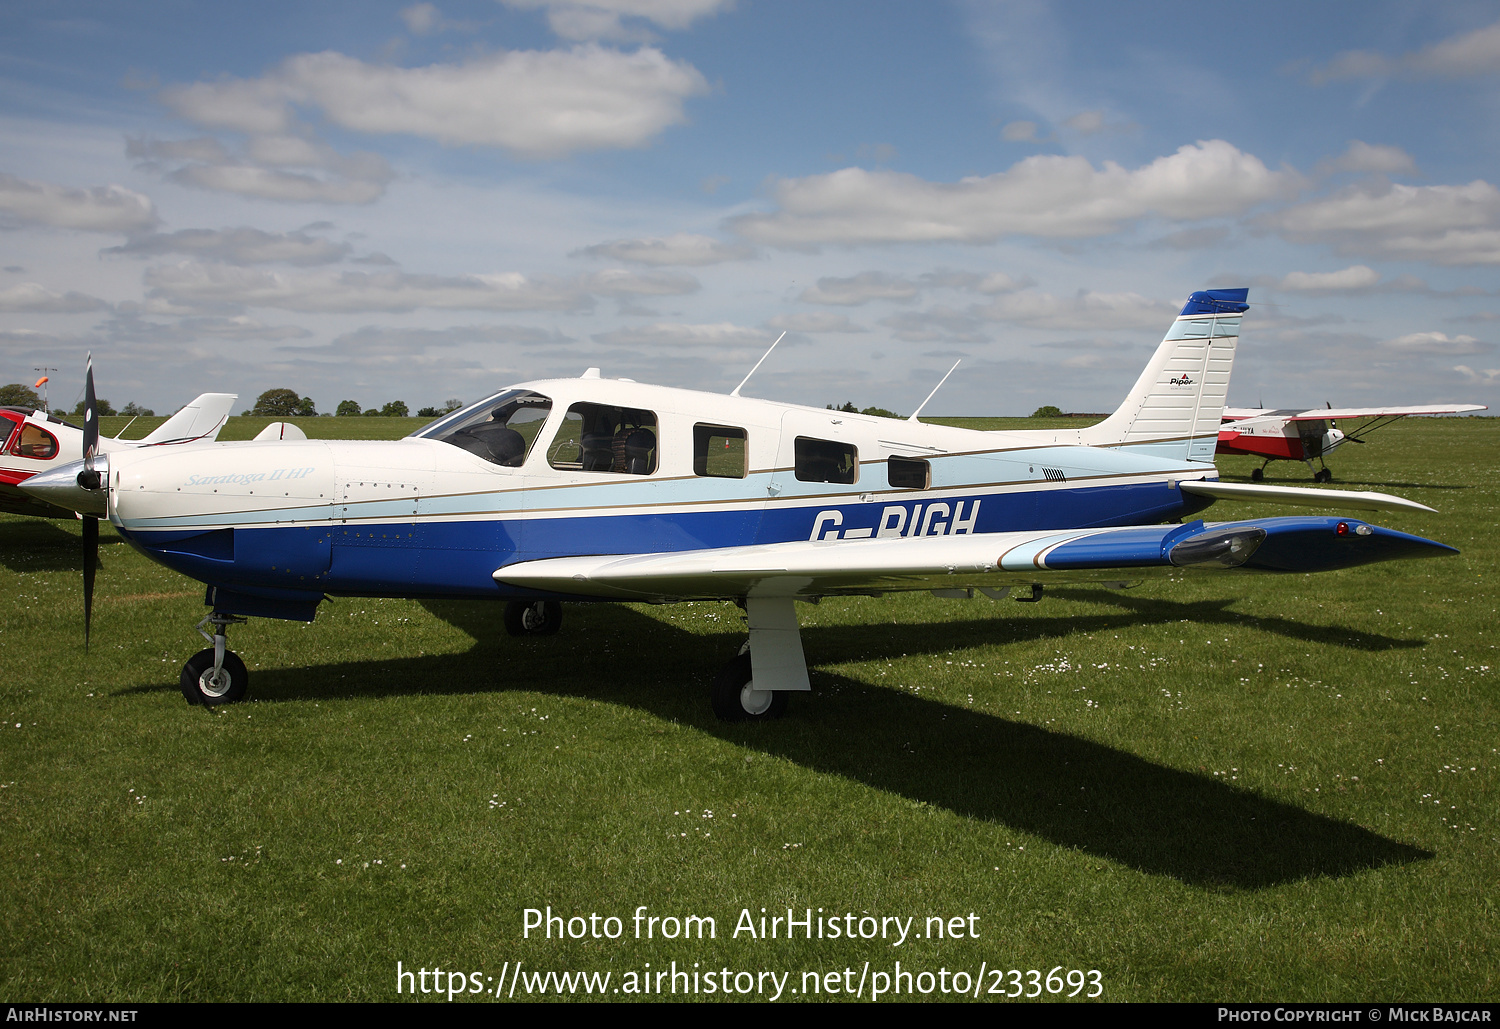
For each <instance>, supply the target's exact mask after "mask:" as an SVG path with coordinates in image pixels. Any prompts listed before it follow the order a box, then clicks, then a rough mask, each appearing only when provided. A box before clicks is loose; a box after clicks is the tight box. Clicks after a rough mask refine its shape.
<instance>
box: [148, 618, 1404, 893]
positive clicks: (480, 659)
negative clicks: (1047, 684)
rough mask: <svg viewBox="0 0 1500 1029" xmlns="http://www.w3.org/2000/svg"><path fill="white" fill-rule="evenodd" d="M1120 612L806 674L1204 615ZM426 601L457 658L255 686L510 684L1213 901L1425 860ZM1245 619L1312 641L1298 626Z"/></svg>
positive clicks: (702, 641)
mask: <svg viewBox="0 0 1500 1029" xmlns="http://www.w3.org/2000/svg"><path fill="white" fill-rule="evenodd" d="M1130 600H1131V603H1130V604H1129V605H1127V606H1128V607H1129V608H1130V611H1129V613H1126V614H1121V615H1103V616H1094V617H1084V618H1042V619H1037V618H1028V619H1014V620H998V619H995V620H974V621H968V622H957V623H942V624H939V625H933V624H925V625H924V624H915V625H874V626H830V627H820V626H808V627H805V628H804V629H803V636H804V639H805V641H806V646H807V651H808V655H809V659H810V661H811V662H812V663H814V664H815V665H816V664H822V665H828V664H836V663H838V662H840V661H845V660H873V659H874V658H876V657H894V656H896V655H900V654H921V653H938V652H946V651H947V650H950V649H956V648H961V647H965V646H970V645H977V644H979V643H981V642H982V643H987V644H994V643H1003V642H1007V641H1013V640H1017V639H1024V638H1037V637H1061V636H1066V635H1070V634H1077V633H1080V632H1092V631H1098V630H1101V629H1106V628H1110V627H1120V626H1126V625H1138V624H1141V623H1142V622H1153V621H1172V622H1175V621H1178V620H1180V619H1181V617H1182V616H1183V614H1184V613H1185V609H1186V608H1188V607H1189V606H1191V607H1192V609H1193V611H1194V613H1195V614H1196V615H1197V616H1198V617H1199V618H1200V619H1201V618H1202V617H1203V616H1204V613H1205V612H1204V607H1203V605H1197V604H1195V605H1185V604H1178V603H1173V602H1165V601H1139V602H1137V601H1135V600H1134V598H1130ZM425 606H426V607H427V608H428V609H429V610H430V611H432V612H433V613H434V614H435V615H437V616H438V617H439V618H441V619H443V620H444V621H446V622H448V623H449V624H451V625H453V626H454V627H455V628H458V629H459V630H461V631H463V632H465V633H466V634H468V635H469V636H471V637H473V638H474V639H475V641H476V643H475V646H474V647H473V648H472V649H471V650H470V651H468V652H467V653H464V654H455V655H440V656H430V657H418V658H406V659H397V660H392V661H369V662H363V661H361V662H349V663H344V664H334V665H321V666H318V667H314V668H297V669H267V670H261V671H258V672H256V673H255V683H254V685H253V687H252V688H253V689H254V690H255V692H256V695H257V696H258V697H259V698H260V699H261V700H262V701H271V702H275V701H277V700H290V699H300V700H306V699H325V700H326V699H335V698H337V699H354V698H359V697H369V696H381V695H401V694H407V695H409V694H418V693H443V694H458V693H482V692H486V691H503V690H507V689H517V688H520V689H525V690H527V691H531V692H540V693H550V694H554V695H557V696H566V697H586V698H588V699H592V700H598V701H601V702H605V703H610V704H623V705H627V706H630V707H634V708H636V709H638V710H642V711H646V712H649V713H651V714H652V715H654V716H656V717H658V718H661V719H663V720H668V721H672V722H676V723H679V724H682V725H686V726H690V727H692V728H694V729H696V730H698V731H700V732H703V733H707V734H708V735H711V736H716V737H719V738H720V739H723V740H725V741H727V742H731V743H733V744H735V745H738V746H742V747H746V748H749V749H751V750H758V751H761V752H763V753H766V754H772V755H776V756H778V757H783V758H786V759H787V760H789V761H793V762H796V763H797V764H799V765H802V766H803V767H805V768H808V769H811V770H814V771H817V772H823V773H827V774H830V775H837V776H841V777H843V778H846V779H849V780H852V781H854V782H859V783H863V784H864V785H866V786H869V787H871V788H874V789H878V790H885V791H888V792H891V793H894V794H897V795H899V796H902V797H906V798H908V799H910V800H912V801H918V802H922V803H926V804H931V805H934V806H936V807H940V808H946V809H947V810H949V811H952V812H953V813H955V814H957V815H961V816H964V817H967V818H974V819H979V820H982V821H987V822H994V823H998V824H1002V825H1006V826H1010V827H1012V828H1014V829H1017V830H1021V831H1024V832H1028V833H1032V834H1035V835H1037V836H1040V837H1042V838H1044V839H1047V840H1050V841H1052V842H1053V843H1055V844H1057V845H1059V846H1064V847H1073V848H1076V849H1078V850H1081V851H1083V852H1086V853H1089V854H1093V855H1097V856H1099V857H1102V858H1107V859H1110V860H1112V861H1117V862H1119V863H1121V864H1124V865H1127V866H1129V867H1132V868H1135V869H1137V870H1139V871H1142V872H1146V873H1150V874H1155V875H1165V876H1170V877H1172V878H1175V879H1178V880H1180V881H1182V882H1184V883H1187V884H1189V885H1193V886H1198V887H1204V888H1210V889H1215V888H1220V889H1222V888H1230V889H1260V888H1265V887H1270V886H1276V885H1279V884H1282V883H1288V882H1292V881H1296V880H1299V879H1304V878H1308V877H1311V876H1318V875H1327V876H1344V875H1351V874H1355V873H1358V872H1361V871H1364V870H1367V869H1372V868H1377V867H1380V866H1383V865H1387V864H1398V863H1407V862H1411V861H1417V860H1425V859H1427V858H1430V857H1432V856H1433V855H1432V854H1431V853H1430V852H1428V851H1425V850H1422V849H1419V848H1417V847H1414V846H1410V845H1407V844H1404V843H1400V842H1397V841H1395V840H1390V839H1387V838H1385V837H1383V836H1380V835H1378V834H1376V833H1373V832H1371V831H1369V830H1367V829H1365V828H1362V827H1361V826H1358V825H1355V824H1353V823H1350V822H1345V821H1340V820H1339V819H1336V818H1331V817H1328V816H1326V815H1321V814H1317V813H1314V812H1310V811H1307V810H1304V809H1303V808H1300V807H1297V806H1295V805H1292V804H1287V803H1283V802H1281V801H1277V800H1272V799H1269V798H1266V797H1262V796H1258V795H1256V794H1254V793H1252V792H1250V791H1248V790H1244V789H1239V788H1237V787H1234V786H1232V785H1229V784H1227V783H1225V782H1222V781H1219V780H1217V779H1215V778H1213V777H1212V776H1209V775H1205V774H1200V773H1194V772H1186V771H1181V770H1179V769H1175V768H1169V767H1166V766H1164V765H1161V764H1157V763H1155V762H1153V761H1150V760H1148V759H1146V758H1142V757H1139V756H1137V755H1135V754H1131V753H1128V752H1126V751H1123V750H1119V749H1117V748H1115V747H1111V746H1107V745H1104V744H1101V743H1096V742H1093V741H1090V740H1086V739H1082V738H1080V737H1077V736H1073V735H1069V734H1067V733H1065V732H1058V731H1051V730H1048V729H1045V728H1041V727H1038V726H1035V725H1031V724H1028V723H1026V722H1023V721H1018V720H1012V719H1008V718H1003V717H1000V716H997V715H993V714H987V713H983V712H978V711H972V710H969V709H966V708H960V707H954V706H951V705H949V704H945V703H942V702H939V701H935V700H928V699H924V698H921V697H918V696H915V695H913V694H911V693H910V692H907V691H905V690H899V689H889V688H884V687H881V686H872V685H871V684H869V683H866V682H861V681H858V680H855V679H851V678H849V677H847V676H843V675H838V674H833V673H828V672H822V671H819V670H817V669H814V672H813V693H812V694H810V695H806V696H798V697H797V698H795V700H794V706H793V709H792V714H791V716H790V717H789V718H788V719H786V720H783V721H780V722H776V723H770V724H761V725H743V724H739V725H737V724H732V723H724V722H720V721H719V720H717V719H716V718H715V717H714V716H713V714H712V712H711V711H710V709H709V705H708V698H707V692H708V691H707V685H708V684H707V679H708V673H707V670H708V669H713V668H716V667H717V666H718V663H719V662H721V661H723V660H725V659H726V658H727V657H729V656H731V655H732V654H733V653H734V652H735V650H736V649H737V648H738V646H739V644H740V642H741V640H742V636H741V635H740V632H739V630H738V628H737V627H735V628H734V629H733V630H732V631H731V632H726V633H722V634H715V635H697V634H694V633H690V632H686V631H684V630H681V629H678V628H676V627H674V626H672V625H670V624H668V623H664V622H661V621H657V620H655V619H653V618H650V617H647V616H646V615H643V614H640V613H638V612H636V611H634V610H631V609H629V608H624V607H621V606H619V605H597V606H595V605H570V606H569V609H568V610H569V616H568V619H569V623H570V624H568V625H567V626H565V628H564V630H563V632H562V634H560V635H558V636H553V637H543V638H528V639H520V640H514V639H510V638H508V637H506V636H505V635H504V630H503V628H502V627H501V621H500V617H499V616H500V611H501V608H500V606H499V605H497V604H487V603H482V602H481V603H476V602H430V603H428V604H426V605H425ZM1223 606H1224V605H1219V607H1220V609H1222V607H1223ZM728 610H730V609H729V608H727V606H726V611H728ZM1223 618H1224V620H1231V619H1233V620H1239V618H1238V616H1233V615H1229V614H1225V615H1223ZM1210 620H1212V618H1211V619H1210ZM1250 621H1251V623H1252V624H1256V625H1258V626H1259V627H1262V628H1266V627H1267V626H1269V628H1270V631H1278V630H1293V629H1295V630H1297V631H1296V632H1292V633H1290V634H1292V635H1296V636H1297V637H1298V638H1311V637H1307V636H1305V635H1304V634H1303V632H1302V631H1301V630H1303V629H1305V628H1306V627H1304V626H1301V625H1299V624H1297V623H1291V622H1287V621H1285V620H1282V619H1250ZM1339 633H1341V634H1348V635H1351V636H1352V637H1353V640H1354V641H1353V642H1350V641H1349V640H1347V639H1346V640H1344V641H1339V640H1334V641H1332V642H1334V643H1335V644H1336V645H1344V646H1356V647H1359V648H1360V649H1384V648H1385V647H1391V646H1413V645H1420V641H1405V640H1394V639H1390V638H1387V637H1379V636H1371V635H1369V634H1361V633H1350V631H1349V630H1339ZM1318 638H1320V639H1321V638H1322V637H1321V636H1320V637H1318ZM645 654H651V655H652V660H651V661H650V662H649V667H648V663H647V662H645V661H643V660H641V655H645ZM355 684H357V685H355ZM676 684H680V685H676ZM167 688H173V689H175V687H167V686H165V685H160V686H156V685H153V686H149V687H146V686H142V687H135V688H133V689H131V690H128V691H127V692H147V691H156V690H159V689H167ZM996 688H997V689H1001V688H1003V687H1000V686H997V687H996Z"/></svg>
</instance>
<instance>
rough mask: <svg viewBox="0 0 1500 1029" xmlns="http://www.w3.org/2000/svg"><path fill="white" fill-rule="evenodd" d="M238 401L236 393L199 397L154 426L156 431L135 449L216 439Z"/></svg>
mask: <svg viewBox="0 0 1500 1029" xmlns="http://www.w3.org/2000/svg"><path fill="white" fill-rule="evenodd" d="M238 399H239V394H237V393H203V394H201V395H199V396H198V397H196V398H194V399H193V400H191V401H190V402H189V403H188V405H187V406H186V407H184V408H183V409H182V410H181V411H178V412H177V413H176V414H174V415H173V416H172V417H170V418H168V419H167V420H166V421H164V422H162V423H161V424H160V425H158V426H157V427H156V431H155V432H153V433H151V434H150V435H149V436H147V437H146V438H145V439H143V440H141V442H140V444H139V445H140V446H143V447H151V446H157V445H159V444H166V443H194V442H197V441H198V440H213V439H216V438H217V437H218V435H219V430H220V429H222V428H223V427H224V423H225V422H226V421H228V420H229V411H230V409H231V408H232V407H233V406H234V402H235V401H236V400H238Z"/></svg>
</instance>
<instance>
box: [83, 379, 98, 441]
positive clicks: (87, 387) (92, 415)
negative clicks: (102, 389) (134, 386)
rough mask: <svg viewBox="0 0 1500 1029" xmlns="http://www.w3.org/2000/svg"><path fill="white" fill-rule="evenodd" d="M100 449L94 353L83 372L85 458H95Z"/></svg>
mask: <svg viewBox="0 0 1500 1029" xmlns="http://www.w3.org/2000/svg"><path fill="white" fill-rule="evenodd" d="M98 449H99V401H98V399H97V398H96V397H95V396H94V355H93V354H92V353H91V354H89V361H88V365H87V367H86V368H85V369H84V373H83V459H84V460H85V461H88V460H90V459H92V458H93V456H94V451H96V450H98Z"/></svg>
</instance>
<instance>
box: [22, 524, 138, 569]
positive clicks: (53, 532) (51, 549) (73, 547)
mask: <svg viewBox="0 0 1500 1029" xmlns="http://www.w3.org/2000/svg"><path fill="white" fill-rule="evenodd" d="M123 542H125V541H124V540H122V539H120V537H118V536H116V535H115V534H114V533H112V532H101V533H100V534H99V546H100V548H101V549H102V548H106V547H111V546H117V545H119V544H121V543H123ZM105 553H107V551H105ZM0 564H3V565H4V566H5V567H6V568H8V569H10V570H11V571H13V572H67V571H77V572H79V573H80V574H82V571H83V540H82V539H81V538H80V537H79V534H78V533H77V532H76V531H75V532H69V531H68V530H67V529H64V528H62V526H60V525H58V524H57V523H56V522H55V521H53V520H50V519H42V518H26V519H24V520H23V519H16V520H15V521H11V522H4V523H0ZM99 567H100V568H101V569H102V568H103V567H104V560H103V555H101V557H100V561H99Z"/></svg>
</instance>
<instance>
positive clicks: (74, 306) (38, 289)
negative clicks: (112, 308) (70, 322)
mask: <svg viewBox="0 0 1500 1029" xmlns="http://www.w3.org/2000/svg"><path fill="white" fill-rule="evenodd" d="M107 307H109V304H107V303H105V302H104V301H103V300H100V299H99V298H98V297H91V296H89V295H88V294H86V293H79V292H76V291H74V290H71V289H70V290H68V291H67V292H66V293H54V292H53V291H52V290H50V289H48V288H47V287H46V286H43V285H41V284H40V283H36V282H23V283H21V284H20V285H19V286H12V287H11V288H10V289H0V311H4V312H6V313H24V314H78V313H80V312H82V311H99V310H103V309H105V308H107Z"/></svg>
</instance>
